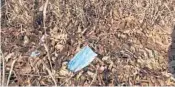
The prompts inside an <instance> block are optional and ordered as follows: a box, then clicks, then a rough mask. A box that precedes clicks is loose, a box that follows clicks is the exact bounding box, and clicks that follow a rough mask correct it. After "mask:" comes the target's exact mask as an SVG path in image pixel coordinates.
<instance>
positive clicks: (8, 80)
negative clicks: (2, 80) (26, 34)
mask: <svg viewBox="0 0 175 87" xmlns="http://www.w3.org/2000/svg"><path fill="white" fill-rule="evenodd" d="M15 62H16V59H15V60H13V62H12V66H11V69H10V73H9V76H8V79H7V86H8V84H9V82H10V77H11V74H12V71H13V67H14V64H15Z"/></svg>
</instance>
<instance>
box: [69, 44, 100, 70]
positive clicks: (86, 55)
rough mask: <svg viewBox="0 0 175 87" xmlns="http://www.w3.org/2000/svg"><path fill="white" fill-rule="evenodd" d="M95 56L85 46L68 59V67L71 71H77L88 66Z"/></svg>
mask: <svg viewBox="0 0 175 87" xmlns="http://www.w3.org/2000/svg"><path fill="white" fill-rule="evenodd" d="M96 56H97V54H96V53H95V52H93V50H92V49H91V48H90V47H89V46H85V47H84V48H83V49H81V50H80V51H79V52H78V53H77V54H76V55H75V56H74V57H73V58H72V59H71V60H70V62H69V63H68V69H69V70H70V71H72V72H77V71H79V70H81V69H82V68H84V67H86V66H88V65H89V64H90V63H91V62H92V61H93V60H94V58H95V57H96Z"/></svg>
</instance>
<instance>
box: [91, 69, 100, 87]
mask: <svg viewBox="0 0 175 87" xmlns="http://www.w3.org/2000/svg"><path fill="white" fill-rule="evenodd" d="M98 69H99V67H98V68H97V69H96V71H95V75H94V77H93V79H92V81H91V83H90V85H89V86H91V85H92V83H93V82H94V81H95V79H96V77H97V71H98Z"/></svg>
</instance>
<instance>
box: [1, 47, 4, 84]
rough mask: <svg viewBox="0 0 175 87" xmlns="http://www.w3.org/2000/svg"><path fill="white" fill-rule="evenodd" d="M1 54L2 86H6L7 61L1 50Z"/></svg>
mask: <svg viewBox="0 0 175 87" xmlns="http://www.w3.org/2000/svg"><path fill="white" fill-rule="evenodd" d="M0 54H1V59H2V69H3V70H2V83H1V84H2V85H3V86H5V59H4V55H3V53H2V50H0Z"/></svg>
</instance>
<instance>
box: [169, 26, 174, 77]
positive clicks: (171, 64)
mask: <svg viewBox="0 0 175 87" xmlns="http://www.w3.org/2000/svg"><path fill="white" fill-rule="evenodd" d="M172 31H173V32H172V33H171V38H172V41H171V45H170V46H169V50H168V57H169V61H168V63H169V72H170V73H172V74H173V76H174V77H175V26H174V28H173V30H172Z"/></svg>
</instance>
